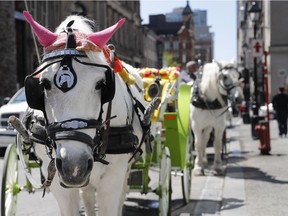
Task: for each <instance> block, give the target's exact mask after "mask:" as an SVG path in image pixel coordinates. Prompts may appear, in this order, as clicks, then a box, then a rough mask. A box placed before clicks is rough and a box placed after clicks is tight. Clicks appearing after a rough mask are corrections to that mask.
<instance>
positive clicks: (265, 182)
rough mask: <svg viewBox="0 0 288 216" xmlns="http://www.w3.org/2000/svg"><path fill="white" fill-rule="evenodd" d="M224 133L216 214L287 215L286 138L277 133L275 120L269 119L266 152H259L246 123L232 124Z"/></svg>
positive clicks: (248, 215)
mask: <svg viewBox="0 0 288 216" xmlns="http://www.w3.org/2000/svg"><path fill="white" fill-rule="evenodd" d="M227 134H228V138H229V139H230V140H231V141H230V143H229V144H228V147H229V160H228V164H227V169H226V175H225V178H224V184H223V194H222V205H221V210H220V215H221V216H230V215H233V216H238V215H239V216H240V215H241V216H257V215H261V216H273V215H275V216H282V215H288V207H287V202H286V200H287V197H288V172H287V164H288V138H280V137H279V136H278V129H277V121H276V120H272V121H270V137H271V142H270V143H271V151H270V155H261V154H260V151H259V149H258V147H259V143H260V141H259V140H253V139H252V136H251V125H250V124H246V125H244V124H243V123H241V124H236V126H235V128H233V129H229V130H227Z"/></svg>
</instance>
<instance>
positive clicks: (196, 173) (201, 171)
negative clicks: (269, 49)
mask: <svg viewBox="0 0 288 216" xmlns="http://www.w3.org/2000/svg"><path fill="white" fill-rule="evenodd" d="M193 175H194V176H204V175H205V174H204V169H202V168H196V169H193Z"/></svg>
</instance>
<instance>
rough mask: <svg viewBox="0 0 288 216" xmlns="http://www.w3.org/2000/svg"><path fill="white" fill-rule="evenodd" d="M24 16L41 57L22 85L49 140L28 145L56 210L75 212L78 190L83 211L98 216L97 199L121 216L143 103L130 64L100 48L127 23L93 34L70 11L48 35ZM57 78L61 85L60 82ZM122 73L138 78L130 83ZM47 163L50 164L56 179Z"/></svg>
mask: <svg viewBox="0 0 288 216" xmlns="http://www.w3.org/2000/svg"><path fill="white" fill-rule="evenodd" d="M24 16H25V18H26V20H27V21H28V23H29V24H30V26H31V27H32V29H33V31H34V33H35V34H36V36H37V37H38V40H39V42H40V43H41V45H42V46H43V47H44V56H43V62H42V64H41V65H40V66H39V67H38V69H37V70H36V72H34V73H33V74H32V75H31V76H29V77H27V78H26V81H25V88H26V96H27V102H28V104H29V106H30V107H31V108H34V109H40V110H42V111H43V113H44V117H45V122H46V125H45V127H44V128H45V131H46V133H47V137H45V140H44V143H43V144H44V145H39V144H34V146H35V151H36V153H37V155H38V156H39V157H40V158H41V159H42V160H43V165H42V168H43V171H44V174H45V176H46V179H47V178H48V180H50V181H52V183H51V186H50V187H49V190H51V191H52V193H53V195H54V197H55V198H56V200H57V202H58V205H59V208H60V211H61V215H62V216H73V215H75V216H76V215H79V205H80V204H79V199H80V195H81V196H82V198H83V202H84V205H85V211H86V215H88V216H90V215H95V214H96V213H95V203H97V204H98V207H99V215H100V216H115V215H122V206H123V203H124V201H125V195H126V190H127V177H128V174H129V170H130V166H131V161H132V162H133V160H130V159H131V158H132V153H137V150H139V149H138V148H139V143H140V140H141V139H142V135H143V131H144V130H143V128H142V126H141V124H140V123H141V121H142V117H143V114H142V112H140V111H139V110H140V108H139V106H138V108H137V107H136V106H135V104H136V103H137V104H138V105H139V104H144V103H145V102H144V97H143V93H142V92H143V91H142V89H141V88H142V79H141V77H140V76H139V75H138V72H137V71H136V69H134V68H133V67H132V66H130V65H127V64H124V63H123V62H121V61H120V60H119V59H117V58H116V57H114V52H113V51H114V50H113V47H108V46H107V45H106V44H107V42H108V40H109V39H110V38H111V37H112V35H113V34H114V33H115V32H116V31H117V29H118V28H119V27H120V26H121V25H122V24H123V23H124V21H125V20H124V19H122V20H120V21H119V22H118V23H116V24H115V25H113V26H111V27H109V28H107V29H105V30H103V31H101V32H93V31H92V28H91V26H92V25H91V24H93V23H92V21H90V20H88V19H86V18H84V17H80V16H69V17H68V18H67V19H66V20H64V21H63V22H62V23H61V24H60V25H59V27H58V28H57V29H56V31H55V32H51V31H49V30H48V29H46V28H45V27H43V26H41V25H40V24H39V23H37V22H36V21H35V20H34V19H33V18H32V16H31V15H30V14H29V13H28V12H26V11H25V12H24ZM113 65H114V67H113ZM113 69H114V70H115V73H114V72H113ZM117 70H118V71H117ZM127 71H128V72H129V73H127ZM116 72H118V73H116ZM123 74H124V76H122V75H123ZM131 74H133V76H131ZM63 75H65V78H66V80H67V82H66V81H65V82H63V83H62V82H61V77H62V76H63ZM123 77H125V79H126V81H127V79H128V80H129V81H130V82H131V79H136V80H134V81H136V83H135V84H132V83H129V84H130V85H129V84H127V82H124V78H123ZM114 79H115V80H114ZM139 87H140V88H139ZM114 88H115V89H114ZM128 89H129V91H128ZM114 94H115V95H114ZM132 96H133V97H132ZM110 101H112V103H111V104H110ZM108 104H109V105H108ZM110 105H111V106H110ZM143 107H144V106H143ZM143 107H142V108H143ZM109 109H111V112H110V111H109ZM136 110H138V111H136ZM142 111H143V109H142ZM109 123H110V127H109ZM113 127H117V128H118V131H121V132H122V133H120V134H119V132H118V133H117V128H116V132H115V131H114V132H113V133H114V134H116V135H115V136H114V137H112V138H111V137H110V136H109V138H108V141H109V145H108V147H107V146H106V144H107V140H106V135H107V128H110V134H111V133H112V132H111V130H112V128H113ZM42 132H43V131H42ZM32 135H33V134H32ZM123 140H125V141H123ZM40 141H41V140H40ZM111 142H113V143H111ZM119 144H121V145H122V147H121V146H120V147H119ZM140 147H141V146H140ZM109 151H110V153H111V154H109ZM107 152H108V153H107ZM117 152H121V154H117ZM106 153H107V154H106ZM48 156H49V157H48ZM105 156H106V157H105ZM51 158H52V160H51ZM53 159H54V160H53ZM51 161H52V162H51ZM95 161H96V162H95ZM50 162H51V163H52V165H51V164H50V165H49V163H50ZM53 162H55V166H54V165H53ZM106 162H109V164H106ZM47 168H49V169H52V170H53V169H56V175H55V177H54V178H53V172H49V171H48V172H47ZM49 175H50V176H52V178H51V177H48V176H49ZM46 183H47V182H46ZM48 185H49V182H48ZM79 188H80V189H81V192H80V193H79ZM96 193H97V196H95V194H96ZM79 194H80V195H79ZM96 198H97V200H95V199H96Z"/></svg>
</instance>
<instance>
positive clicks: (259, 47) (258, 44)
mask: <svg viewBox="0 0 288 216" xmlns="http://www.w3.org/2000/svg"><path fill="white" fill-rule="evenodd" d="M251 49H252V56H253V57H262V56H263V50H264V49H263V40H258V39H253V40H252V46H251Z"/></svg>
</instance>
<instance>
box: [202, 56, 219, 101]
mask: <svg viewBox="0 0 288 216" xmlns="http://www.w3.org/2000/svg"><path fill="white" fill-rule="evenodd" d="M218 72H219V67H218V65H217V64H216V63H214V62H213V63H207V64H205V65H204V67H203V75H202V81H201V92H202V94H203V95H204V97H206V98H207V99H209V100H211V101H214V100H215V99H216V98H218V95H219V94H217V93H218V86H217V79H218ZM219 96H220V95H219Z"/></svg>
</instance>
